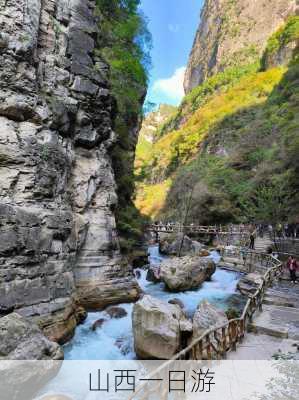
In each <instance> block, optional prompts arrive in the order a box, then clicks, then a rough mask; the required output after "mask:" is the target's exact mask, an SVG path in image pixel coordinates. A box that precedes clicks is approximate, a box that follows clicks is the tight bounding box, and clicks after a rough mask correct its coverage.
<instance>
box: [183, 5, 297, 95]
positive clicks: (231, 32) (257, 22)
mask: <svg viewBox="0 0 299 400" xmlns="http://www.w3.org/2000/svg"><path fill="white" fill-rule="evenodd" d="M296 7H297V6H296V0H206V1H205V4H204V7H203V9H202V13H201V23H200V25H199V28H198V31H197V33H196V36H195V40H194V44H193V48H192V51H191V54H190V58H189V62H188V66H187V70H186V74H185V81H184V88H185V92H186V93H188V92H190V91H191V90H192V89H193V88H194V87H196V86H198V85H199V84H201V83H202V82H203V81H204V80H205V79H206V78H207V77H208V76H211V75H213V74H215V73H217V72H220V71H223V70H224V69H225V68H226V67H229V66H234V65H235V66H240V65H241V64H243V63H246V64H248V63H249V62H254V61H257V60H258V59H259V57H260V56H261V55H262V53H263V51H264V49H265V46H266V43H267V40H268V38H269V36H271V34H273V32H275V31H276V30H277V29H278V28H279V27H280V26H281V25H282V24H283V22H284V21H285V20H286V18H287V17H288V16H289V15H291V14H295V11H296Z"/></svg>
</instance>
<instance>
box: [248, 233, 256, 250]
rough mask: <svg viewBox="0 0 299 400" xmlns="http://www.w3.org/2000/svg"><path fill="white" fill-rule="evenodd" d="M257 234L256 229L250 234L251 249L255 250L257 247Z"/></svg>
mask: <svg viewBox="0 0 299 400" xmlns="http://www.w3.org/2000/svg"><path fill="white" fill-rule="evenodd" d="M255 236H256V230H254V231H252V232H251V233H250V236H249V239H250V244H249V248H250V250H254V247H255Z"/></svg>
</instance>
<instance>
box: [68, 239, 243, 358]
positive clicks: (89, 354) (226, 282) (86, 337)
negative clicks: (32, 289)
mask: <svg viewBox="0 0 299 400" xmlns="http://www.w3.org/2000/svg"><path fill="white" fill-rule="evenodd" d="M210 257H211V258H213V260H214V261H215V262H216V263H217V262H219V259H220V256H219V254H218V253H217V252H213V253H212V255H211V256H210ZM164 258H165V257H163V256H161V255H160V254H159V250H158V247H157V246H152V247H150V248H149V261H150V263H151V264H155V265H157V264H159V263H160V262H161V261H162V260H163V259H164ZM139 271H140V278H139V279H138V282H139V285H140V287H141V288H142V289H143V291H144V292H145V293H147V294H150V295H151V296H154V297H158V298H160V299H162V300H165V301H168V300H170V299H173V298H177V299H180V300H181V301H182V302H183V303H184V305H185V309H186V311H187V313H188V314H189V315H190V316H191V315H192V314H193V313H194V312H195V309H196V307H197V305H198V304H199V303H200V301H202V300H204V299H205V300H208V301H209V302H210V303H212V304H215V305H217V307H220V308H224V309H225V308H226V307H227V303H226V302H227V300H229V298H230V297H231V295H233V294H234V293H235V291H236V285H237V282H238V279H239V274H238V273H235V272H229V271H225V270H221V269H218V268H217V270H216V272H215V273H214V275H213V276H212V279H211V281H209V282H205V283H204V284H203V285H202V286H201V287H200V288H198V289H196V290H189V291H186V292H180V293H170V292H167V291H165V288H164V284H163V283H159V284H154V283H151V282H148V281H147V280H146V273H147V271H146V270H142V269H141V270H139ZM120 306H121V307H123V308H124V309H125V310H126V311H127V313H128V314H127V316H126V317H124V318H121V319H113V318H112V319H110V318H109V316H108V314H107V313H106V312H105V311H102V312H95V313H89V314H88V317H87V319H86V321H85V322H84V324H83V325H80V326H79V327H78V328H77V330H76V334H75V336H74V338H73V340H72V341H71V342H70V343H68V344H67V345H66V346H65V347H64V351H65V358H66V359H67V360H97V359H98V360H116V359H123V360H125V359H127V360H129V359H134V358H135V353H134V343H133V332H132V321H131V316H132V310H133V304H120ZM101 318H104V319H106V322H104V323H103V325H102V327H101V328H99V329H97V330H96V331H92V330H91V327H92V325H93V323H94V322H95V321H97V320H98V319H101Z"/></svg>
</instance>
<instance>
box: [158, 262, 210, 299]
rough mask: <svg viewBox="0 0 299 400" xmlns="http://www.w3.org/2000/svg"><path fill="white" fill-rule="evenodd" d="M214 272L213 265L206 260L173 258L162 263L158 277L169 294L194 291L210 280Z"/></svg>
mask: <svg viewBox="0 0 299 400" xmlns="http://www.w3.org/2000/svg"><path fill="white" fill-rule="evenodd" d="M215 271H216V265H215V263H214V262H213V261H212V260H210V259H206V258H199V257H190V256H186V257H180V258H179V257H174V258H171V259H169V260H165V261H163V263H162V264H161V269H160V276H161V279H162V281H163V282H164V283H165V285H166V287H167V289H168V290H170V291H171V292H178V291H184V290H189V289H195V288H197V287H198V286H200V285H201V284H202V283H203V282H205V281H206V280H208V279H210V278H211V276H212V275H213V274H214V272H215Z"/></svg>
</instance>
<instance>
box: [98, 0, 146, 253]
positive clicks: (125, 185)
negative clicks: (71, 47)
mask: <svg viewBox="0 0 299 400" xmlns="http://www.w3.org/2000/svg"><path fill="white" fill-rule="evenodd" d="M96 4H97V8H96V12H97V13H98V16H99V35H98V48H97V51H96V54H97V55H100V56H101V57H103V58H104V59H105V60H106V61H107V62H108V64H109V65H110V82H111V89H112V94H113V95H114V97H115V99H116V101H117V110H118V112H117V115H116V119H115V127H114V129H115V131H116V133H117V134H118V142H117V144H116V146H115V148H114V150H113V154H112V157H113V166H114V172H115V175H116V181H117V185H118V197H119V204H118V208H117V210H116V221H117V226H118V230H119V233H120V235H121V236H122V238H123V240H122V241H121V244H123V243H124V246H123V249H124V250H125V251H129V250H130V248H131V247H132V246H133V245H134V244H136V243H137V242H138V240H139V239H140V235H141V233H142V225H143V223H144V219H142V217H141V216H140V214H139V213H138V210H137V209H135V206H134V204H133V201H132V196H133V193H134V189H135V186H134V175H133V163H134V152H135V145H136V133H137V131H138V129H139V124H140V121H141V117H142V106H143V101H144V98H145V95H146V87H147V81H148V70H149V67H150V57H149V50H150V48H151V35H150V33H149V32H148V30H147V23H146V19H145V17H144V16H143V14H142V13H141V12H140V10H139V4H140V0H96Z"/></svg>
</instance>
